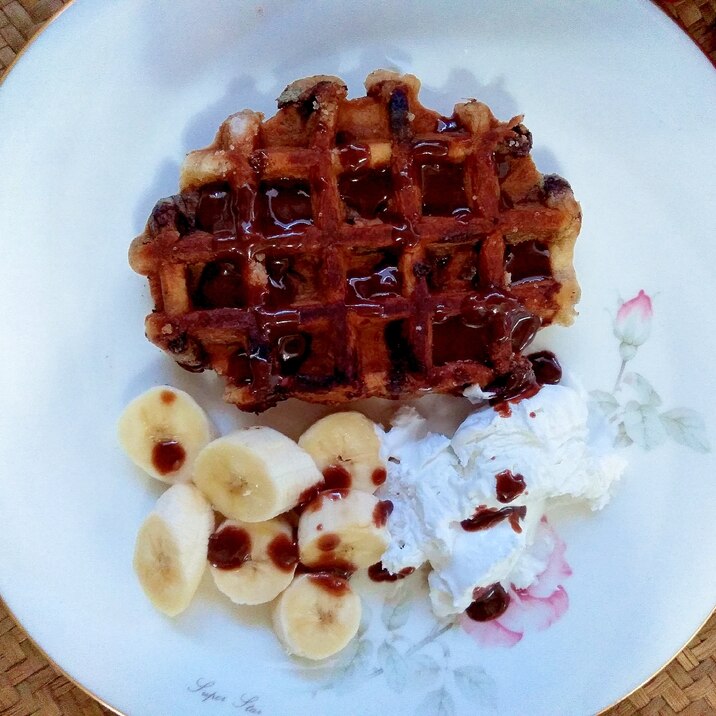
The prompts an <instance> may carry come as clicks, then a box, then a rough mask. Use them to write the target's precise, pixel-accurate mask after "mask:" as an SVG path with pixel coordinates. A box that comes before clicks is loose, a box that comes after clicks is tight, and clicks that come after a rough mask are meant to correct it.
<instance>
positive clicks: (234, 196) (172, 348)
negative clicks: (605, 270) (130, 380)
mask: <svg viewBox="0 0 716 716" xmlns="http://www.w3.org/2000/svg"><path fill="white" fill-rule="evenodd" d="M366 87H367V89H368V96H367V97H364V98H360V99H356V100H346V98H345V92H346V90H345V86H344V85H343V84H342V83H341V82H340V81H339V80H337V79H336V78H321V77H319V78H309V80H301V81H299V82H298V83H294V85H291V86H289V87H288V88H287V89H286V91H285V92H284V94H283V95H282V97H283V98H286V99H283V100H281V99H280V103H279V106H280V110H279V113H278V114H277V115H276V116H275V117H273V118H272V119H270V120H268V121H266V122H262V121H261V120H262V118H261V115H258V114H256V113H253V112H250V111H245V112H241V113H239V114H237V115H233V116H232V117H230V118H229V119H228V120H227V121H226V122H225V123H224V125H222V128H221V129H220V130H219V133H218V135H217V139H216V141H215V143H214V144H213V145H212V146H211V147H209V148H207V149H206V150H199V151H197V152H193V153H192V154H190V155H189V157H188V158H187V161H186V163H185V166H184V169H183V173H182V189H183V191H182V194H181V195H179V196H177V197H172V198H171V199H168V200H163V201H162V202H160V203H159V204H158V205H157V207H156V208H155V210H154V212H153V215H152V217H151V219H150V221H149V223H148V227H147V231H146V232H145V233H144V234H143V235H142V236H140V237H138V239H137V240H136V241H135V242H134V243H133V246H132V249H131V252H130V260H131V262H132V265H133V267H134V268H135V270H137V271H138V272H139V273H142V274H144V275H147V276H148V277H149V281H150V286H151V287H152V293H153V297H154V300H155V304H156V311H155V312H154V313H153V314H152V315H150V316H149V317H148V320H147V335H148V337H149V338H150V340H152V341H154V342H155V343H157V345H159V346H160V347H162V348H163V349H165V350H167V351H168V352H169V353H172V354H174V357H175V358H176V359H177V360H178V362H180V364H183V365H185V367H189V368H198V369H202V368H204V367H206V366H209V367H213V368H215V369H216V370H217V371H218V372H219V373H222V374H223V375H225V376H227V377H228V378H229V388H228V390H227V399H228V400H229V401H230V402H234V403H236V404H237V405H238V406H239V407H241V408H243V409H256V410H261V409H264V408H265V407H268V406H270V405H271V404H274V403H275V402H276V401H277V400H281V399H284V398H286V397H298V398H302V399H304V400H314V401H319V402H328V403H338V402H342V401H345V400H349V399H355V398H364V397H369V396H373V395H380V396H384V397H399V396H401V395H406V394H411V393H414V392H416V391H417V390H419V389H426V388H430V389H432V390H436V391H443V392H445V391H452V390H455V389H461V388H462V387H463V386H464V385H466V384H468V383H479V384H480V385H483V386H484V385H486V384H488V383H489V382H490V381H492V380H493V379H495V378H496V377H499V376H500V375H504V374H506V373H507V372H508V371H510V369H511V368H513V367H514V365H515V364H516V362H517V361H519V359H520V357H519V355H518V354H519V351H520V350H521V348H522V344H523V343H524V342H525V341H523V340H521V338H520V337H518V338H515V339H514V340H511V341H510V340H508V339H509V338H510V336H511V335H512V336H513V337H514V333H512V334H511V332H510V331H511V328H509V327H506V328H504V330H501V329H495V330H493V328H495V326H496V324H497V322H498V321H501V320H503V319H502V318H496V319H494V321H493V319H492V318H487V317H484V320H482V319H480V318H473V322H472V324H469V325H466V324H467V323H468V321H467V320H463V319H464V315H463V314H464V311H463V307H464V301H465V299H466V297H471V298H473V299H475V300H476V301H477V302H478V303H479V304H480V305H479V306H477V312H478V313H479V311H480V310H483V313H485V314H487V313H488V312H490V311H492V312H493V313H494V312H499V311H503V312H505V313H508V312H509V313H510V316H505V317H504V320H507V321H513V322H514V321H515V320H516V321H518V322H519V321H522V322H521V323H520V325H521V326H522V329H521V330H523V331H525V328H524V324H525V321H526V320H527V318H528V316H527V312H526V311H525V309H524V306H526V308H527V309H528V310H529V311H530V312H531V313H534V314H535V315H537V316H539V318H540V319H541V320H542V323H543V324H545V325H546V324H548V323H551V322H552V321H553V320H557V321H559V322H563V323H569V322H571V318H572V314H573V305H574V303H575V301H576V299H577V297H578V288H577V285H576V281H575V279H574V273H573V270H572V266H571V262H572V250H573V245H574V241H575V239H576V236H577V234H578V232H579V226H580V219H581V214H580V210H579V205H578V204H577V203H576V201H575V200H574V197H573V195H572V192H571V189H570V188H569V185H568V184H567V183H566V182H565V181H564V180H562V179H561V178H559V177H556V176H550V177H542V175H541V174H539V172H537V170H536V169H535V167H534V163H533V162H532V159H531V158H530V157H529V150H530V148H531V136H530V135H529V132H528V131H527V130H526V129H525V128H524V127H523V125H521V124H520V119H521V118H519V117H516V118H513V119H512V120H511V121H510V122H507V123H500V122H498V121H497V120H496V119H495V118H494V117H493V116H492V114H491V112H490V111H489V109H488V108H487V107H486V106H485V105H483V104H481V103H479V102H474V101H473V102H468V103H466V104H461V105H457V106H456V114H455V119H446V118H440V117H439V115H437V114H436V113H434V112H431V111H429V110H426V109H425V108H423V107H422V106H421V105H420V103H419V101H418V99H417V91H418V87H419V83H418V82H417V80H416V79H415V78H413V77H411V76H409V75H406V76H399V75H395V74H394V73H388V72H384V71H381V72H376V73H374V74H373V75H371V76H370V77H369V78H368V80H367V81H366ZM307 106H308V109H306V107H307ZM306 115H308V116H307V117H306ZM451 122H452V123H453V124H454V126H452V125H451ZM287 182H289V183H288V184H287ZM296 182H300V184H297V183H296ZM371 195H375V201H374V202H373V203H372V204H370V205H369V206H365V205H364V204H365V203H366V199H365V197H366V196H367V197H370V196H371ZM446 195H447V196H448V199H447V200H446V199H445V197H446ZM301 197H302V198H301ZM307 197H310V206H309V205H307V202H308V199H307ZM301 201H302V202H303V204H304V206H299V204H300V202H301ZM220 202H224V204H221V203H220ZM226 202H228V203H229V205H230V211H229V209H227V206H226ZM376 202H377V203H376ZM381 202H382V203H381ZM281 203H283V204H284V205H285V206H289V208H290V211H289V214H287V215H286V216H278V215H279V214H280V213H281V212H280V206H281ZM212 204H213V207H211V205H212ZM285 206H284V208H285ZM276 207H279V208H276ZM297 212H298V213H297ZM202 217H203V220H202ZM237 227H238V228H237ZM535 246H539V247H540V248H539V249H536V248H535ZM506 249H507V254H506ZM530 252H531V253H532V254H534V256H533V257H532V259H529V258H528V257H527V254H529V253H530ZM506 255H508V256H510V257H511V258H512V259H514V264H515V267H517V263H521V264H526V263H529V260H536V261H539V260H540V257H542V260H545V256H546V255H548V259H546V260H547V261H548V263H549V265H548V266H547V267H546V268H543V269H542V270H536V269H535V270H533V273H534V274H535V275H530V276H529V279H528V280H527V279H525V278H524V277H523V276H520V275H518V274H517V273H516V271H517V268H519V267H517V268H513V270H512V282H511V283H510V282H509V273H508V272H506V271H505V256H506ZM535 257H536V258H535ZM217 266H218V268H217ZM276 266H283V272H282V273H281V272H279V274H277V273H276ZM525 270H529V269H525ZM217 271H223V272H224V273H226V272H232V271H233V272H235V274H236V280H237V289H236V291H235V292H232V294H231V295H229V296H223V297H222V298H223V301H221V300H218V301H217V300H216V299H215V296H214V297H212V296H209V298H208V299H207V294H216V290H215V289H216V286H217V285H218V283H217V281H216V280H215V279H216V276H215V275H214V274H216V272H217ZM207 272H208V273H209V274H211V275H212V276H213V279H212V280H213V281H214V283H213V284H212V286H211V287H210V288H206V286H207ZM221 281H222V285H223V286H226V282H227V277H226V275H223V276H222V278H221ZM285 284H287V285H285ZM239 289H241V290H239ZM494 289H498V290H501V291H502V292H503V294H500V295H499V296H498V295H497V294H494ZM508 293H509V295H508ZM488 294H490V295H492V298H486V296H487V295H488ZM493 294H494V295H493ZM488 304H489V305H488ZM498 304H499V305H498ZM461 316H462V318H461ZM455 319H457V320H455ZM493 323H494V324H495V325H494V326H493ZM487 324H490V325H489V326H488V325H487ZM527 333H529V332H527ZM493 334H495V335H494V336H493ZM529 337H531V336H529ZM237 338H240V340H238V341H237ZM284 344H285V345H286V346H288V352H287V349H286V348H285V345H284ZM291 346H293V352H292V350H291ZM458 346H459V347H461V349H462V352H461V351H460V350H459V349H458ZM476 346H482V347H483V348H484V351H483V352H481V351H480V350H476V348H475V347H476ZM302 351H303V354H302ZM470 351H472V353H470ZM286 355H287V356H288V358H286ZM240 357H243V358H244V363H245V365H244V367H243V368H242V369H241V370H239V371H238V373H239V376H238V379H237V375H236V373H237V368H236V363H237V360H238V359H239V358H240ZM291 361H293V363H294V365H296V367H295V368H294V367H293V366H292V365H290V363H291Z"/></svg>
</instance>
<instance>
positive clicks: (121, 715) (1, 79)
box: [0, 0, 716, 716]
mask: <svg viewBox="0 0 716 716" xmlns="http://www.w3.org/2000/svg"><path fill="white" fill-rule="evenodd" d="M642 1H644V0H642ZM648 2H649V4H651V5H652V6H655V7H656V9H658V10H659V11H660V12H661V14H662V15H663V16H665V17H667V18H668V19H669V20H670V21H671V23H672V24H673V25H674V26H675V27H676V28H677V29H678V31H680V32H681V33H684V34H686V35H687V36H688V37H689V39H690V40H691V41H692V44H693V45H694V46H695V47H696V49H698V50H699V52H700V53H701V54H702V55H703V57H705V58H706V60H707V61H708V62H710V63H711V64H712V65H714V68H715V69H716V63H714V61H713V60H712V59H711V58H710V57H709V55H708V54H707V52H706V50H705V49H704V48H703V47H702V46H701V45H700V44H698V43H697V42H696V41H695V40H694V38H693V37H691V35H690V34H689V33H688V32H687V31H686V29H685V28H683V27H681V25H680V24H679V22H678V21H677V19H676V18H675V17H673V16H672V15H670V14H669V13H668V12H667V11H666V9H665V8H663V7H662V6H661V5H660V4H659V2H657V0H648ZM75 3H76V0H65V4H63V5H62V7H60V8H59V9H58V10H56V11H55V12H54V13H52V14H51V15H50V17H48V18H47V19H46V20H45V21H43V22H42V23H41V24H40V25H39V26H38V27H37V29H36V30H35V31H34V33H33V34H32V36H31V37H30V38H29V39H28V40H27V41H26V43H25V44H24V45H23V47H22V48H21V49H20V51H19V52H18V53H17V55H16V56H15V57H14V58H13V60H12V62H11V63H10V64H9V65H8V66H7V67H6V68H5V69H4V70H3V72H2V74H0V89H2V86H3V84H4V83H5V81H6V80H7V79H8V77H9V76H10V74H11V72H12V71H13V70H14V69H15V67H16V66H17V65H18V63H19V62H20V61H21V60H22V58H23V57H24V56H25V55H26V53H28V52H29V51H30V49H31V48H32V47H34V46H35V44H36V43H37V41H38V40H39V39H40V38H41V37H42V36H43V35H44V34H45V31H46V30H47V29H48V28H49V27H50V25H52V24H54V22H55V21H56V20H57V19H58V18H59V17H60V16H61V15H63V14H64V13H65V12H66V11H67V10H69V9H70V8H72V7H74V5H75ZM0 601H1V602H2V605H3V606H4V608H5V610H6V611H7V613H8V615H9V616H10V618H11V619H12V620H13V621H14V622H15V624H17V625H18V626H19V627H20V628H21V629H22V631H23V633H24V634H25V636H26V637H27V639H28V640H29V641H30V643H31V644H32V645H33V646H34V647H35V649H37V651H38V652H39V653H40V654H41V656H42V657H43V658H44V659H45V660H46V661H47V662H48V664H49V665H50V666H52V668H53V669H55V670H56V671H57V672H59V673H60V674H61V675H62V676H63V677H64V678H66V679H67V680H68V681H69V682H70V683H72V684H73V685H74V686H76V687H77V688H79V689H80V690H81V691H82V692H83V693H85V694H86V695H87V696H89V697H91V698H92V699H94V700H95V701H96V702H97V703H99V704H100V705H101V706H102V707H104V708H106V709H107V710H109V711H111V712H112V713H113V714H116V716H129V714H128V713H126V712H124V711H122V710H120V709H119V708H118V707H116V706H113V705H112V704H110V703H108V702H107V701H106V700H105V699H103V698H102V697H100V696H99V695H98V694H96V693H95V692H94V691H92V690H91V689H90V688H89V687H87V686H85V685H84V684H82V683H81V682H80V681H79V680H78V679H77V678H75V677H74V676H72V675H71V674H69V673H68V672H67V671H66V670H65V669H64V668H63V667H62V666H60V664H58V663H57V662H56V661H55V660H54V659H53V658H52V657H51V656H50V655H49V654H48V653H47V652H46V651H45V650H44V649H43V647H42V646H41V645H40V643H39V642H38V641H37V640H36V639H35V637H34V636H33V635H32V634H31V633H30V632H29V631H28V629H27V628H26V627H25V626H24V624H23V623H22V622H21V621H20V619H19V618H18V617H17V615H16V614H15V612H14V611H13V609H12V608H11V607H10V605H9V604H8V603H7V601H6V600H5V599H4V598H3V596H2V594H0ZM714 615H716V604H714V607H713V608H712V609H711V610H710V611H709V612H708V614H707V615H706V617H705V618H704V619H703V621H702V622H701V623H700V624H699V625H698V627H697V628H696V629H695V630H694V631H693V633H692V634H691V635H690V636H689V637H688V639H686V640H685V641H684V642H683V645H682V646H681V647H679V649H678V650H677V651H676V652H674V653H673V654H672V655H671V656H670V657H669V658H668V659H667V660H666V661H665V662H664V663H663V664H662V665H661V666H660V667H659V668H658V669H656V671H654V672H653V673H651V674H650V675H649V676H647V677H646V678H644V680H643V681H641V682H640V683H639V684H637V685H636V686H635V687H634V688H633V689H632V690H631V691H629V692H628V693H625V694H622V695H621V696H619V697H618V698H617V700H615V701H613V702H612V703H610V704H608V705H607V706H604V707H603V708H602V709H600V710H599V711H598V712H597V713H596V715H595V716H602V715H603V714H605V713H606V712H607V711H609V710H610V709H612V708H614V707H615V706H617V705H619V704H620V703H622V702H623V701H625V700H626V699H628V698H629V697H630V696H632V695H633V694H634V693H636V692H637V691H639V690H640V689H641V688H643V687H644V686H645V685H646V684H647V683H648V682H649V681H651V680H652V679H653V678H654V677H656V676H657V675H658V674H660V673H661V672H662V671H663V670H664V669H665V668H666V667H667V666H668V665H669V664H670V663H671V662H672V661H673V660H674V659H675V658H676V657H677V656H678V655H679V654H680V653H681V652H682V651H683V650H684V649H685V648H686V647H687V646H688V645H689V643H690V642H691V641H692V640H693V639H694V638H695V637H696V636H697V635H698V634H699V632H701V630H702V629H703V628H704V626H705V625H706V623H707V622H708V621H709V620H710V619H711V618H712V617H713V616H714Z"/></svg>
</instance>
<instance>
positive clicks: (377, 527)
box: [298, 490, 393, 571]
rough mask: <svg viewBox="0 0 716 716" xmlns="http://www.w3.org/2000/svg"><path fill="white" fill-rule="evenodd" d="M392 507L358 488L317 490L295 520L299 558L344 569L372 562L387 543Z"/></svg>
mask: <svg viewBox="0 0 716 716" xmlns="http://www.w3.org/2000/svg"><path fill="white" fill-rule="evenodd" d="M392 508H393V505H392V503H390V502H389V501H387V500H385V501H381V500H379V499H378V498H377V497H375V496H374V495H370V494H368V493H367V492H361V491H360V490H329V491H326V492H320V493H319V494H318V497H316V498H315V499H314V500H313V501H312V502H309V503H308V505H307V506H306V508H305V509H304V510H303V512H302V513H301V517H300V519H299V521H298V547H299V554H300V557H301V562H303V564H305V565H307V566H309V567H314V568H325V569H341V570H346V571H354V570H356V569H360V568H361V567H369V566H370V565H371V564H375V563H376V562H377V561H378V560H380V558H381V556H382V555H383V552H385V550H386V549H387V548H388V544H389V543H390V533H389V532H388V529H387V527H386V522H387V519H388V515H389V514H390V511H391V510H392Z"/></svg>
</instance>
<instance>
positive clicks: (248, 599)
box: [209, 517, 298, 604]
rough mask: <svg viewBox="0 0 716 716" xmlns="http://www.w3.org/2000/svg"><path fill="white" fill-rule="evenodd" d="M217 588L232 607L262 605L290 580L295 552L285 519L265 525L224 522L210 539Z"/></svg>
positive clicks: (289, 527)
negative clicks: (230, 602) (232, 604)
mask: <svg viewBox="0 0 716 716" xmlns="http://www.w3.org/2000/svg"><path fill="white" fill-rule="evenodd" d="M209 563H210V564H211V575H212V576H213V577H214V582H215V583H216V586H217V587H218V588H219V590H220V591H222V592H223V593H224V594H225V595H226V596H227V597H228V598H229V599H231V601H232V602H234V603H235V604H265V603H266V602H270V601H271V600H272V599H275V598H276V597H277V596H278V595H279V594H280V593H281V592H282V591H283V590H284V589H286V587H288V585H289V584H290V583H291V580H292V579H293V574H294V572H295V571H296V564H297V563H298V548H297V546H296V542H295V540H294V535H293V527H292V526H291V524H290V523H289V521H288V520H287V519H286V518H284V517H277V518H275V519H273V520H268V521H267V522H239V521H237V520H225V521H224V522H222V524H221V525H220V526H219V528H218V529H217V530H216V531H215V532H214V534H213V535H211V537H210V538H209Z"/></svg>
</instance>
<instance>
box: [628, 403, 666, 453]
mask: <svg viewBox="0 0 716 716" xmlns="http://www.w3.org/2000/svg"><path fill="white" fill-rule="evenodd" d="M624 429H625V430H626V434H627V435H628V436H629V437H630V438H631V439H632V440H633V441H634V442H635V443H636V444H637V445H638V446H639V447H642V448H644V449H645V450H653V449H654V448H655V447H657V446H659V445H661V444H662V443H663V442H664V441H665V440H666V428H665V427H664V424H663V422H662V420H661V418H660V417H659V413H658V412H657V410H656V408H655V407H653V406H651V405H640V404H639V403H637V402H636V401H633V400H632V401H631V402H629V403H628V404H627V406H626V409H625V410H624Z"/></svg>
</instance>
